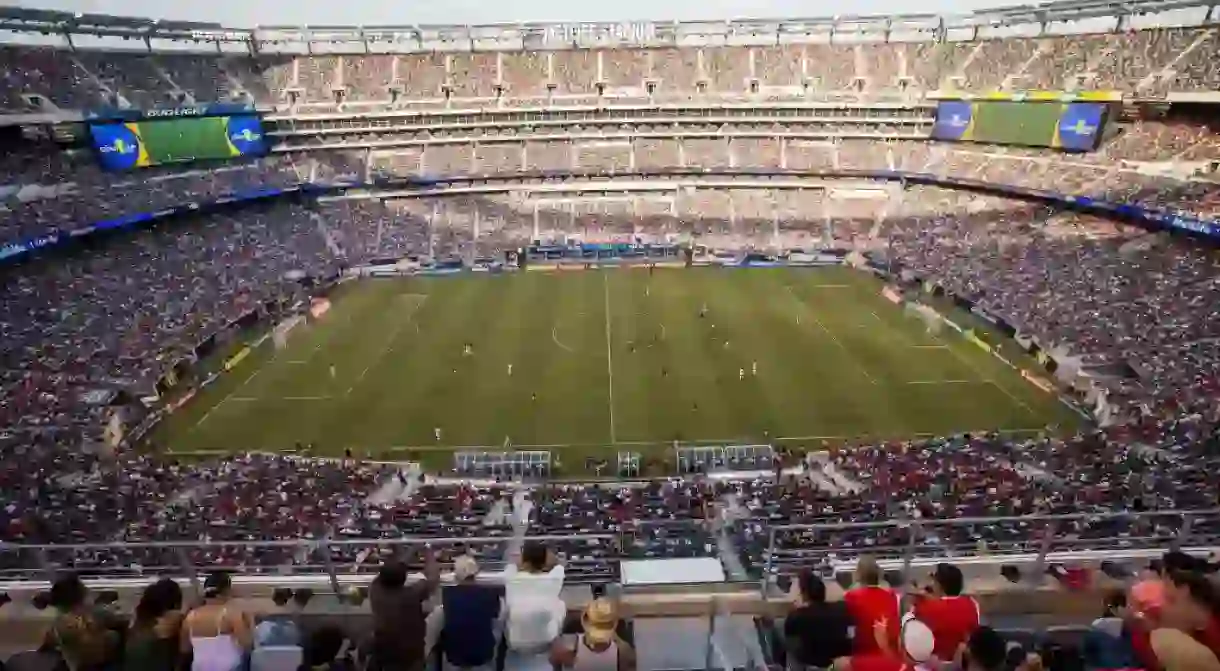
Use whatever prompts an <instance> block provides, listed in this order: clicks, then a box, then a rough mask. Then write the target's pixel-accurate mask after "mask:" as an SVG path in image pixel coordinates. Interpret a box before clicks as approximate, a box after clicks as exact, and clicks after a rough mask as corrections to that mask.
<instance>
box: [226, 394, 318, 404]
mask: <svg viewBox="0 0 1220 671" xmlns="http://www.w3.org/2000/svg"><path fill="white" fill-rule="evenodd" d="M332 398H334V396H270V397H262V398H260V397H257V396H235V397H233V398H231V399H229V400H230V401H232V402H234V403H257V402H259V401H329V400H330V399H332Z"/></svg>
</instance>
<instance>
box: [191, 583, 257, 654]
mask: <svg viewBox="0 0 1220 671" xmlns="http://www.w3.org/2000/svg"><path fill="white" fill-rule="evenodd" d="M232 592H233V583H232V581H231V580H230V579H229V575H228V574H227V573H223V572H216V573H212V574H211V575H209V576H208V577H207V579H206V580H204V582H203V605H201V606H199V607H198V608H195V609H194V610H192V611H191V612H190V613H188V614H187V616H186V620H185V621H184V622H183V624H182V645H183V650H184V651H189V652H190V653H191V656H192V658H191V670H192V671H239V670H240V669H242V668H244V667H245V664H246V655H247V654H248V653H249V652H250V649H251V648H252V647H253V645H254V627H253V622H252V618H251V617H250V614H249V613H248V612H246V611H245V610H244V609H242V608H240V607H239V606H237V605H235V604H232V603H230V599H231V598H232Z"/></svg>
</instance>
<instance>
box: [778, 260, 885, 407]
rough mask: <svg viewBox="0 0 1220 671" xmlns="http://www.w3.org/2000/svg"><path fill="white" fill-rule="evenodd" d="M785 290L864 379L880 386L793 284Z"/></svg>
mask: <svg viewBox="0 0 1220 671" xmlns="http://www.w3.org/2000/svg"><path fill="white" fill-rule="evenodd" d="M823 286H829V285H823ZM784 288H785V289H787V291H788V295H789V296H791V297H792V299H793V300H795V301H796V302H797V303H799V304H800V306H801V307H803V308H804V309H805V310H806V311H807V312H808V313H809V315H810V316H811V317H813V322H814V323H815V324H817V325H818V328H819V329H821V330H822V333H825V334H826V335H828V336H830V339H831V340H832V341H833V342H834V344H835V345H837V346H838V348H839V349H841V350H843V354H844V355H846V356H847V360H848V361H851V362H852V363H853V364H855V366H856V368H858V369H860V372H861V373H863V374H864V377H866V378H868V381H869V383H870V384H873V385H878V384H880V383H879V382H878V381H877V378H875V377H873V376H872V375H871V374H870V373H869V372H868V369H867V368H865V367H864V364H861V363H860V362H859V361H858V360H856V357H855V356H854V355H852V353H851V350H849V349H847V346H846V345H844V344H843V343H842V342H841V341H840V340H839V337H838V336H836V335H835V334H834V332H832V331H831V330H830V329H828V328H826V325H825V324H823V323H822V320H821V319H819V318H818V314H817V310H816V309H814V308H811V307H809V305H808V304H806V303H805V301H803V300H801V298H800V296H797V295H796V292H795V291H793V290H792V285H791V284H785V285H784Z"/></svg>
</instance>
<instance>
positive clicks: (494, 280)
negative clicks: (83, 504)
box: [158, 267, 1080, 468]
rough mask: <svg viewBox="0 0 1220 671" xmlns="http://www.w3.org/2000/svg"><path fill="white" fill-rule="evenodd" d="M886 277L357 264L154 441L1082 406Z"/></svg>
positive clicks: (591, 447)
mask: <svg viewBox="0 0 1220 671" xmlns="http://www.w3.org/2000/svg"><path fill="white" fill-rule="evenodd" d="M880 289H881V284H880V282H879V281H878V280H877V279H876V278H874V277H872V276H870V275H867V274H865V273H862V272H859V271H855V270H852V269H848V268H841V267H835V268H816V269H814V268H775V269H748V270H736V269H733V270H729V269H718V268H693V269H658V270H657V271H655V273H654V274H650V273H649V272H648V271H647V270H645V269H618V268H612V269H606V270H587V271H581V272H565V273H553V272H524V273H513V274H506V275H462V276H458V277H441V278H402V279H373V280H361V281H358V282H355V283H350V284H348V285H345V286H344V287H343V288H341V289H340V290H339V292H338V293H337V294H336V295H335V296H333V297H332V299H333V302H334V307H333V308H332V309H331V311H330V312H328V313H327V314H326V315H324V316H323V317H322V318H321V319H320V320H318V321H312V322H311V323H309V324H308V325H303V326H301V327H298V328H297V330H295V331H294V332H293V334H292V336H291V339H290V340H289V342H288V345H287V347H286V348H284V349H281V350H276V349H274V348H273V347H272V346H271V344H270V343H267V344H265V345H264V346H262V347H261V348H260V349H259V351H257V352H256V353H255V354H254V355H253V356H251V357H249V358H247V359H245V360H244V361H243V362H242V363H240V364H239V365H238V366H237V367H236V368H235V369H234V370H233V371H231V372H230V373H229V374H228V375H226V376H224V377H223V378H222V379H221V380H220V381H218V382H217V383H216V384H213V385H212V386H210V387H209V388H207V389H206V390H205V391H204V392H203V393H201V394H200V396H199V397H197V398H196V399H195V400H194V401H193V402H192V403H190V404H189V405H188V406H186V407H185V408H183V409H181V410H179V411H178V412H177V413H175V414H173V415H171V416H170V417H169V418H168V419H167V421H166V422H165V423H164V425H163V427H162V429H161V431H160V432H159V434H158V443H159V444H160V445H161V446H162V447H164V448H166V449H168V450H170V451H177V452H193V451H207V450H222V451H247V450H267V451H283V450H291V449H293V448H294V446H295V445H296V444H298V443H302V444H310V443H312V444H314V445H315V446H316V450H317V452H318V453H322V454H332V455H338V454H342V451H343V449H344V448H347V447H350V448H353V449H354V450H356V451H357V452H358V453H359V454H361V455H369V456H379V457H388V458H394V455H399V456H398V458H404V457H403V456H402V455H403V454H404V453H409V454H412V455H413V456H416V457H420V458H423V459H424V460H425V461H426V462H428V463H429V466H432V467H437V468H439V467H443V466H448V465H449V464H450V463H451V457H450V456H449V454H448V450H449V449H450V448H457V447H468V446H486V447H489V448H496V449H498V448H499V447H500V446H501V445H503V444H504V443H505V439H506V438H508V439H509V440H511V441H512V444H513V446H514V447H517V448H523V447H525V446H544V447H545V449H552V450H556V451H561V452H562V454H563V455H564V456H569V457H582V456H589V455H592V454H600V455H601V456H609V457H613V455H614V453H616V452H617V451H620V450H622V451H641V452H643V451H646V450H647V449H648V446H650V445H655V446H658V447H663V446H665V445H668V444H670V443H671V442H672V441H673V440H682V441H705V442H725V443H730V442H731V443H745V444H750V443H761V442H776V441H779V442H781V443H783V444H787V445H791V446H793V447H794V448H812V447H815V446H818V445H820V444H821V441H823V440H827V441H836V440H839V439H847V438H854V437H862V436H866V435H867V436H878V437H882V436H884V437H913V436H917V435H921V434H938V433H950V432H957V431H969V430H982V429H1001V430H1007V431H1026V430H1036V429H1041V428H1043V427H1045V426H1047V425H1050V424H1055V425H1059V426H1065V427H1066V426H1074V425H1075V424H1077V423H1079V421H1080V420H1079V417H1077V416H1076V415H1075V414H1073V413H1072V412H1071V411H1069V410H1068V409H1067V408H1066V407H1064V406H1063V405H1062V404H1061V403H1059V402H1058V401H1057V399H1055V397H1054V396H1052V395H1050V394H1047V393H1045V392H1043V391H1040V390H1039V389H1037V388H1035V387H1034V386H1033V385H1031V384H1029V383H1028V382H1026V381H1025V380H1023V379H1021V377H1020V376H1019V375H1018V374H1017V373H1016V372H1014V371H1013V370H1012V369H1010V368H1008V367H1007V366H1005V365H1004V364H1003V363H1002V362H1000V361H998V360H996V359H995V358H994V357H992V356H991V355H989V354H988V353H986V352H984V351H982V350H981V349H980V348H978V347H976V346H974V345H973V344H971V343H970V342H968V341H967V340H965V339H964V338H963V337H962V336H961V335H959V334H957V333H955V332H953V331H951V330H945V331H944V332H942V333H940V334H933V333H929V331H928V329H927V327H926V325H925V323H924V322H923V321H921V320H920V319H917V318H912V317H910V316H908V315H907V314H906V313H905V312H904V311H903V310H902V309H901V308H899V307H897V306H895V305H893V304H891V303H889V302H888V301H886V300H885V299H884V298H883V297H882V296H881V295H880ZM703 306H706V308H707V315H706V316H703V317H701V316H700V312H701V309H702V308H703ZM466 343H470V344H471V345H472V346H473V350H472V353H471V354H469V355H467V354H465V353H464V351H463V350H464V345H465V344H466ZM332 368H333V374H332ZM435 429H440V439H439V440H438V439H437V438H436V436H435V434H434V430H435ZM565 450H566V451H565ZM575 461H576V459H565V462H567V463H572V462H575Z"/></svg>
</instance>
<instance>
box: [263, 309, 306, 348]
mask: <svg viewBox="0 0 1220 671" xmlns="http://www.w3.org/2000/svg"><path fill="white" fill-rule="evenodd" d="M304 321H305V318H304V317H302V316H300V315H296V316H293V317H289V318H288V319H285V320H284V321H282V322H280V323H278V324H276V325H275V328H273V329H272V330H271V343H272V344H273V345H274V346H275V349H277V350H282V349H284V348H285V347H287V346H288V337H289V335H290V334H291V333H292V332H293V331H294V330H296V328H297V326H300V325H301V323H302V322H304Z"/></svg>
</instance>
